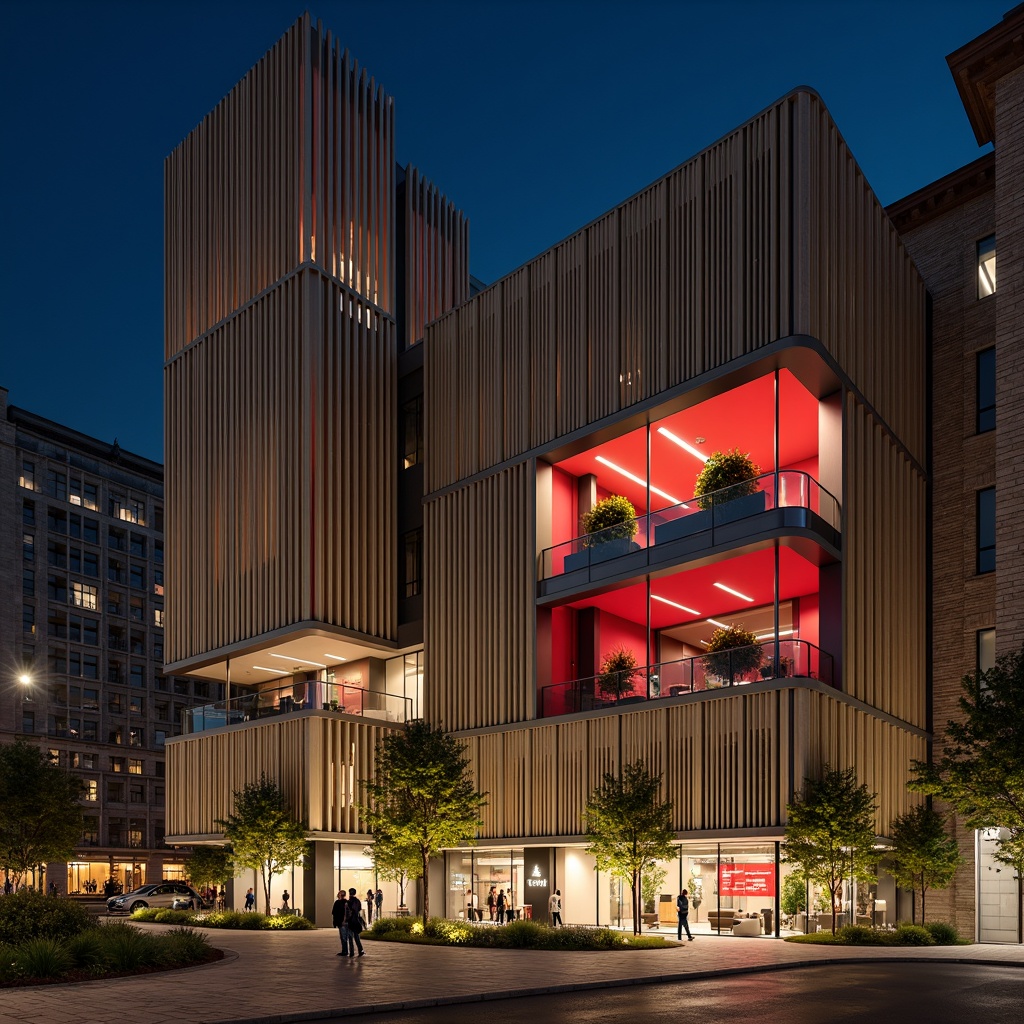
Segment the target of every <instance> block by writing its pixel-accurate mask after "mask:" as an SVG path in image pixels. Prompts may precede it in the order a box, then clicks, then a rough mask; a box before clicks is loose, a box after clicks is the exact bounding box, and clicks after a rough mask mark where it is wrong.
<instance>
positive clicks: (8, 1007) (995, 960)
mask: <svg viewBox="0 0 1024 1024" xmlns="http://www.w3.org/2000/svg"><path fill="white" fill-rule="evenodd" d="M140 927H148V928H157V929H159V928H160V927H161V926H159V925H142V926H140ZM206 935H207V936H208V937H209V938H210V941H211V942H212V943H213V944H214V945H215V946H218V947H219V948H221V949H224V950H225V951H227V956H226V958H225V960H223V961H221V962H220V963H217V964H210V965H207V966H205V967H196V968H191V969H189V970H185V971H168V972H165V973H161V974H150V975H142V976H139V977H134V978H118V979H113V980H110V981H92V982H86V983H84V984H80V985H43V986H35V987H32V988H24V989H17V988H15V989H4V990H3V991H2V995H0V1024H15V1022H17V1024H65V1022H66V1024H79V1022H82V1024H100V1022H102V1024H106V1022H108V1021H124V1020H129V1021H132V1022H133V1024H162V1022H164V1021H167V1022H168V1024H170V1022H172V1021H174V1022H179V1021H180V1022H184V1024H209V1022H217V1024H225V1022H242V1021H245V1022H256V1021H259V1022H268V1024H269V1022H278V1021H282V1022H283V1021H290V1020H314V1019H316V1018H318V1017H330V1016H351V1015H352V1014H353V1013H358V1012H359V1011H360V1010H366V1011H372V1010H392V1011H393V1010H400V1009H406V1008H409V1007H413V1006H432V1005H442V1004H445V1003H455V1002H471V1001H477V1000H492V999H507V998H514V997H515V996H523V995H536V994H541V993H544V992H552V991H568V990H572V989H584V988H601V987H610V986H620V985H633V984H644V983H651V982H666V981H682V980H685V979H687V978H700V977H708V976H713V975H716V974H731V973H738V972H747V971H755V970H778V969H781V968H786V967H797V966H810V965H814V964H827V963H831V962H836V961H861V962H863V961H873V960H890V961H907V960H948V961H951V962H954V961H957V962H977V963H989V964H1002V965H1006V966H1008V967H1017V968H1024V946H995V945H974V946H936V947H931V948H929V947H916V948H915V947H906V946H905V947H900V948H884V947H883V948H878V947H870V946H867V947H849V946H847V947H830V946H804V945H795V944H793V943H789V942H781V941H777V940H773V939H741V938H735V937H732V936H722V937H718V936H704V935H702V936H699V937H698V938H696V939H695V940H694V941H693V942H689V943H684V944H683V945H682V946H680V947H676V948H673V949H660V950H636V951H623V952H621V953H619V952H613V953H560V952H554V953H553V952H537V951H531V950H497V949H495V950H491V949H459V948H451V947H445V946H410V945H403V944H400V943H393V942H373V941H367V942H366V943H365V946H366V956H364V957H362V958H356V959H354V960H349V959H348V958H344V959H343V958H342V957H338V956H335V953H336V952H337V951H338V936H337V932H335V931H328V930H320V931H315V932H234V931H214V930H208V931H206ZM1022 978H1024V976H1022Z"/></svg>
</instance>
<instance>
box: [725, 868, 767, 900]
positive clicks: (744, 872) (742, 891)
mask: <svg viewBox="0 0 1024 1024" xmlns="http://www.w3.org/2000/svg"><path fill="white" fill-rule="evenodd" d="M718 892H719V893H720V895H722V896H771V897H774V896H775V865H774V864H722V865H721V866H720V868H719V873H718Z"/></svg>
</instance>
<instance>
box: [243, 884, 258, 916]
mask: <svg viewBox="0 0 1024 1024" xmlns="http://www.w3.org/2000/svg"><path fill="white" fill-rule="evenodd" d="M245 909H246V910H255V909H256V893H254V892H253V891H252V886H251V885H250V886H249V888H248V889H246V891H245Z"/></svg>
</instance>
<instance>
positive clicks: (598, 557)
mask: <svg viewBox="0 0 1024 1024" xmlns="http://www.w3.org/2000/svg"><path fill="white" fill-rule="evenodd" d="M639 550H640V545H639V544H637V543H636V541H633V540H630V539H629V538H628V537H619V538H617V539H616V540H606V541H604V542H603V543H600V544H594V545H593V546H592V547H588V548H584V550H583V551H578V552H576V553H575V554H572V555H566V556H565V562H564V565H565V572H575V571H576V570H577V569H586V568H587V566H589V565H593V564H594V563H595V562H607V561H608V560H609V559H611V558H618V557H619V555H628V554H630V552H633V551H639Z"/></svg>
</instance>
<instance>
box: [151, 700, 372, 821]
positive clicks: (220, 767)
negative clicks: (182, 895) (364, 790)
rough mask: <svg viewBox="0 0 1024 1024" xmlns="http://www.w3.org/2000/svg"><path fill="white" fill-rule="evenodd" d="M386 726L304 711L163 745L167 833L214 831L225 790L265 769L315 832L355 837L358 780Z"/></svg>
mask: <svg viewBox="0 0 1024 1024" xmlns="http://www.w3.org/2000/svg"><path fill="white" fill-rule="evenodd" d="M390 731H391V730H389V729H388V728H387V727H386V726H381V725H370V724H368V723H365V722H353V721H351V720H348V719H341V718H334V717H327V716H318V715H310V716H303V717H301V718H290V719H288V718H284V719H280V720H277V721H274V722H268V723H267V724H265V725H262V724H261V725H256V726H251V727H249V728H246V729H237V730H232V731H229V732H220V733H207V734H200V735H197V736H195V737H192V738H189V739H185V740H181V741H178V742H174V743H169V744H168V745H167V819H166V830H167V834H168V835H169V836H192V835H217V834H220V832H221V830H220V828H219V827H218V826H217V820H218V819H224V818H227V816H228V814H229V813H231V811H232V809H233V805H232V794H233V793H234V791H236V790H239V789H241V788H242V787H243V786H244V785H245V784H246V783H249V782H254V781H256V780H257V779H258V778H259V776H260V773H261V772H262V773H266V775H267V777H268V778H270V779H273V780H274V781H276V782H277V784H278V785H279V786H280V788H281V790H282V791H283V792H284V794H285V797H286V799H287V801H288V806H289V807H290V808H291V810H292V812H293V813H294V814H295V815H296V817H298V818H300V819H302V820H304V821H306V822H307V824H308V826H309V828H310V829H311V830H312V831H314V832H339V833H349V834H357V835H358V834H362V833H364V832H365V831H366V830H365V828H364V827H363V824H362V820H361V818H360V815H359V812H358V809H357V806H356V805H357V804H358V802H359V799H360V796H361V791H360V784H361V783H362V782H363V781H367V780H371V779H372V778H373V759H374V751H375V750H376V746H377V743H378V742H379V741H380V740H381V739H382V738H383V737H384V736H385V735H386V734H387V733H388V732H390Z"/></svg>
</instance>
